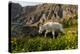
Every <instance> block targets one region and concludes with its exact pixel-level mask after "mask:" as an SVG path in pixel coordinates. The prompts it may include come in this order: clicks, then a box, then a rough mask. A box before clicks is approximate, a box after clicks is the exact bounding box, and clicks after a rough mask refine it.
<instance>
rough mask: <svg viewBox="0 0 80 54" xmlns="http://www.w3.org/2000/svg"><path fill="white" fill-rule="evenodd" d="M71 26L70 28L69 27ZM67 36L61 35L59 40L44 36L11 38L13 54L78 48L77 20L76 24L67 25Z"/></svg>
mask: <svg viewBox="0 0 80 54" xmlns="http://www.w3.org/2000/svg"><path fill="white" fill-rule="evenodd" d="M68 24H70V26H69V25H68ZM66 25H67V26H66V27H65V28H64V30H65V35H59V36H58V38H57V39H53V38H50V37H46V38H45V37H44V36H39V35H38V36H35V37H29V36H24V37H22V36H19V38H16V37H11V52H32V51H50V50H69V49H77V48H78V30H77V29H78V26H77V20H76V22H75V23H74V24H71V23H70V21H68V22H67V23H66Z"/></svg>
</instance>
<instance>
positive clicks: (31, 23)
mask: <svg viewBox="0 0 80 54" xmlns="http://www.w3.org/2000/svg"><path fill="white" fill-rule="evenodd" d="M9 4H10V6H9V7H11V11H10V12H11V17H10V18H11V34H12V36H13V35H36V34H38V28H39V26H40V25H42V24H43V23H46V22H48V21H53V22H54V21H57V22H63V19H66V18H74V17H75V16H77V9H78V7H77V5H62V4H51V3H43V4H39V5H35V6H25V7H22V6H21V5H20V4H18V3H13V2H10V3H9Z"/></svg>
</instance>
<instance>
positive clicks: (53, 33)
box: [52, 31, 55, 39]
mask: <svg viewBox="0 0 80 54" xmlns="http://www.w3.org/2000/svg"><path fill="white" fill-rule="evenodd" d="M52 35H53V39H54V38H55V37H54V35H55V32H54V31H53V32H52Z"/></svg>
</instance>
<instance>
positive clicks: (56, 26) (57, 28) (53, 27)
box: [39, 22, 64, 38]
mask: <svg viewBox="0 0 80 54" xmlns="http://www.w3.org/2000/svg"><path fill="white" fill-rule="evenodd" d="M44 30H45V31H46V32H45V37H46V34H47V33H48V32H52V35H53V38H54V36H55V34H56V32H57V34H58V33H63V34H64V29H63V26H62V24H60V23H58V22H47V23H45V24H43V25H42V26H40V27H39V33H40V34H41V33H42V32H43V31H44Z"/></svg>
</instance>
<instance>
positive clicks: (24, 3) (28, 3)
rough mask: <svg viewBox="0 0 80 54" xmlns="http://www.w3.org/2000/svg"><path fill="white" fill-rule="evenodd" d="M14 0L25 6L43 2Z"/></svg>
mask: <svg viewBox="0 0 80 54" xmlns="http://www.w3.org/2000/svg"><path fill="white" fill-rule="evenodd" d="M12 2H15V3H19V4H20V5H22V6H23V7H24V6H32V5H38V4H42V3H39V2H25V1H12Z"/></svg>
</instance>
